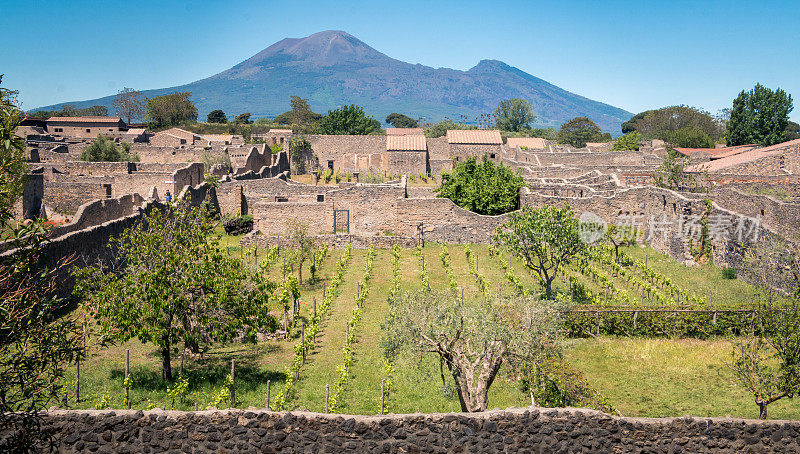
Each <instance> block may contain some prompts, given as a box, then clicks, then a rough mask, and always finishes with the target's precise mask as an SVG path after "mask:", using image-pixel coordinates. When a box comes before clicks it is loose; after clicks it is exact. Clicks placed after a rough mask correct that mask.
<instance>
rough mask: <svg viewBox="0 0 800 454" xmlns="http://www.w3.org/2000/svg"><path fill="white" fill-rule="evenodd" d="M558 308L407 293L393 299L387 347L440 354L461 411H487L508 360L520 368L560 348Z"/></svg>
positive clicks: (527, 299) (518, 300)
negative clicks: (496, 381)
mask: <svg viewBox="0 0 800 454" xmlns="http://www.w3.org/2000/svg"><path fill="white" fill-rule="evenodd" d="M559 309H560V308H559V307H557V306H556V305H555V304H554V303H552V302H549V301H539V300H538V299H537V298H534V297H531V296H522V295H520V296H516V297H513V298H511V299H504V300H502V301H498V302H497V304H489V303H487V302H484V301H469V300H462V299H461V298H460V297H459V296H457V295H454V294H453V293H450V292H448V293H437V292H427V291H424V292H413V293H405V294H402V295H400V296H399V297H398V298H396V299H394V300H393V301H392V310H391V311H390V316H389V318H388V319H387V325H386V326H387V330H386V331H387V337H386V340H385V346H386V350H387V354H388V355H389V356H390V357H393V356H396V355H398V354H400V353H401V352H402V351H404V350H408V349H413V350H417V351H419V350H421V351H424V352H429V353H433V354H435V355H437V356H438V357H439V358H440V359H441V361H442V362H443V363H444V365H445V366H446V367H447V370H448V371H449V372H450V375H451V376H452V377H453V380H454V382H455V385H456V386H455V388H456V391H457V393H458V400H459V402H460V403H461V410H462V411H465V412H478V411H484V410H486V408H487V407H488V404H489V389H490V387H491V386H492V383H494V379H495V377H496V376H497V373H498V372H499V371H500V368H501V367H502V366H503V365H504V364H505V365H506V366H507V367H509V368H510V369H511V370H512V371H521V370H522V369H523V368H524V367H526V366H527V365H529V364H531V363H535V362H537V361H539V360H540V359H541V358H544V357H547V356H552V355H554V352H555V351H557V350H558V349H559V348H560V346H561V344H562V342H563V341H562V339H563V336H562V332H561V331H560V330H559V328H558V320H559V317H560V313H559Z"/></svg>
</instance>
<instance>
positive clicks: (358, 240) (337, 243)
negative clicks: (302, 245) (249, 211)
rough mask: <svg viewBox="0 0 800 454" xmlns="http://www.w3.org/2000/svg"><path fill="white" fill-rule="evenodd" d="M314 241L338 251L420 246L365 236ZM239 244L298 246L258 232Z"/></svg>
mask: <svg viewBox="0 0 800 454" xmlns="http://www.w3.org/2000/svg"><path fill="white" fill-rule="evenodd" d="M313 240H314V241H315V242H317V243H319V244H327V245H328V246H331V247H335V248H338V249H343V248H346V247H347V246H351V247H353V248H356V249H367V248H369V247H370V246H375V247H376V248H379V249H391V248H392V247H394V245H395V244H397V245H399V246H400V247H402V248H413V247H416V246H417V244H419V242H418V240H417V238H410V237H405V236H381V235H372V236H363V235H344V234H339V235H333V234H323V235H315V236H313ZM239 243H240V244H241V246H242V247H244V248H248V247H251V246H253V245H258V247H259V248H262V249H266V248H269V247H271V246H275V245H277V246H280V247H282V248H289V247H295V246H296V244H295V243H294V242H293V241H292V240H291V239H290V238H287V237H285V236H284V237H281V236H277V235H262V234H259V233H257V232H253V233H248V234H247V235H245V236H243V237H242V238H241V240H239Z"/></svg>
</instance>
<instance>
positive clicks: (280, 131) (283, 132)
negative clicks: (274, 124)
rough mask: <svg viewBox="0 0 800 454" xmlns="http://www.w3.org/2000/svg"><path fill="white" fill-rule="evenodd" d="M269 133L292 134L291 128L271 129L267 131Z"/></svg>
mask: <svg viewBox="0 0 800 454" xmlns="http://www.w3.org/2000/svg"><path fill="white" fill-rule="evenodd" d="M267 132H268V133H269V134H291V133H292V130H291V129H270V130H269V131H267Z"/></svg>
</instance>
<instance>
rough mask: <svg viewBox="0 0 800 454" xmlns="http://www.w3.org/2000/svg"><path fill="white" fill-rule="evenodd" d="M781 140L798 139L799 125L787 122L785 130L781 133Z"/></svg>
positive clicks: (799, 133)
mask: <svg viewBox="0 0 800 454" xmlns="http://www.w3.org/2000/svg"><path fill="white" fill-rule="evenodd" d="M783 139H784V140H787V141H788V140H796V139H800V124H797V123H795V122H793V121H791V120H789V121H787V122H786V129H785V130H784V132H783Z"/></svg>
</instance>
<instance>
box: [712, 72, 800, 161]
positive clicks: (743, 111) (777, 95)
mask: <svg viewBox="0 0 800 454" xmlns="http://www.w3.org/2000/svg"><path fill="white" fill-rule="evenodd" d="M793 108H794V106H793V105H792V97H791V95H789V94H787V93H786V92H785V91H783V90H781V89H780V88H778V89H776V90H774V91H773V90H770V89H769V88H767V87H765V86H763V85H761V84H756V86H755V87H754V88H753V89H752V90H750V91H744V90H742V92H741V93H739V96H737V97H736V99H734V100H733V109H731V118H730V120H728V125H727V131H726V138H727V142H728V145H729V146H732V145H745V144H749V143H759V144H761V145H764V146H770V145H775V144H776V143H781V142H783V141H785V140H786V127H787V125H788V123H789V113H790V112H791V111H792V109H793Z"/></svg>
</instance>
